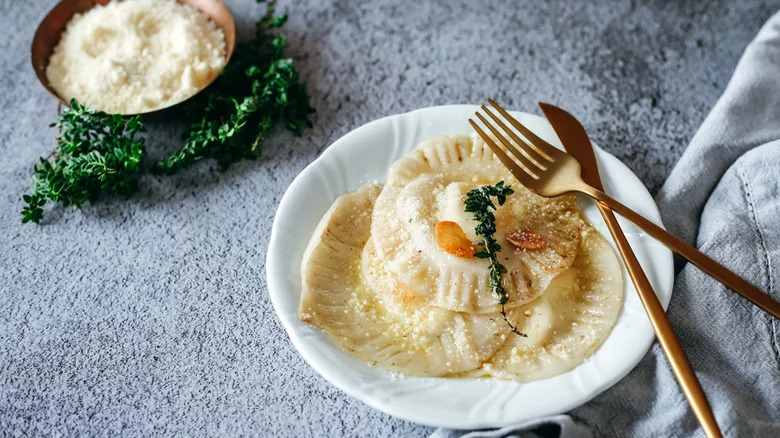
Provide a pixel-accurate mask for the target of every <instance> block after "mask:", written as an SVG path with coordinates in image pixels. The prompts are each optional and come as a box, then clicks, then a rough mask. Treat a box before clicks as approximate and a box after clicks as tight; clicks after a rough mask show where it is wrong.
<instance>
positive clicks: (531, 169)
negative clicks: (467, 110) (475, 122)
mask: <svg viewBox="0 0 780 438" xmlns="http://www.w3.org/2000/svg"><path fill="white" fill-rule="evenodd" d="M474 114H476V116H477V117H478V118H479V120H481V121H482V123H483V124H484V125H485V126H487V127H488V129H489V130H490V132H492V133H493V135H495V136H496V138H498V140H499V141H500V142H501V143H503V144H504V147H505V148H506V150H507V152H509V154H511V155H514V157H515V158H516V159H517V160H518V161H519V163H518V164H519V165H521V166H523V170H525V171H526V173H528V174H529V175H531V176H532V177H533V178H539V171H540V170H544V169H540V167H539V166H536V165H534V163H533V162H532V161H531V160H529V159H528V158H527V157H526V156H524V155H523V154H522V153H521V152H520V151H518V150H517V148H516V147H515V146H514V145H513V144H512V142H511V141H509V139H508V138H506V137H504V136H503V135H502V134H501V133H500V132H499V131H498V129H496V128H495V127H494V126H493V125H491V124H490V122H488V121H487V119H485V117H484V116H482V114H480V113H474ZM520 149H523V147H522V146H521V147H520Z"/></svg>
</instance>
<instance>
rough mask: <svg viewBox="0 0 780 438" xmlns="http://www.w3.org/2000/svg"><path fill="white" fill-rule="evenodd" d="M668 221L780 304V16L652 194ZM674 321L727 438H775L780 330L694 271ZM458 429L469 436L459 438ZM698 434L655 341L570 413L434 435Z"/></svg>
mask: <svg viewBox="0 0 780 438" xmlns="http://www.w3.org/2000/svg"><path fill="white" fill-rule="evenodd" d="M657 201H658V205H659V207H660V210H661V215H662V217H663V219H664V224H665V225H666V226H667V228H668V229H669V231H671V232H672V233H674V234H676V235H677V236H680V237H681V238H682V239H684V240H686V241H688V242H689V243H691V244H695V245H696V246H697V247H698V248H700V249H701V250H702V251H704V252H706V253H707V254H709V255H710V256H712V257H713V258H714V259H716V260H718V261H719V262H721V263H723V264H724V265H726V266H727V267H729V268H730V269H732V270H733V271H735V272H737V273H739V274H740V275H742V276H743V277H744V278H746V279H747V280H749V281H751V282H752V283H753V284H755V285H757V286H758V287H760V288H761V289H762V290H764V291H768V293H769V294H770V295H772V296H773V297H775V298H777V299H780V12H778V13H776V14H775V15H774V16H773V17H772V18H770V20H769V21H768V22H767V23H766V24H765V25H764V27H763V28H762V29H761V31H760V32H759V33H758V35H757V36H756V38H755V40H753V42H752V43H751V44H750V45H748V47H747V49H746V50H745V54H744V55H743V56H742V59H741V60H740V62H739V64H738V65H737V68H736V70H735V72H734V76H733V77H732V79H731V81H730V82H729V84H728V87H727V88H726V91H725V93H724V94H723V96H722V97H721V98H720V100H719V101H718V103H717V104H716V105H715V107H714V108H713V110H712V112H711V113H710V114H709V116H708V117H707V118H706V120H705V121H704V123H703V124H702V126H701V128H700V129H699V131H698V132H697V133H696V135H695V136H694V138H693V140H692V141H691V144H690V145H689V146H688V148H687V150H686V151H685V153H684V154H683V156H682V158H681V159H680V162H679V163H678V164H677V166H676V167H675V168H674V170H673V171H672V173H671V175H670V176H669V179H668V180H667V181H666V184H665V185H664V187H663V188H662V190H661V192H660V193H659V195H658V199H657ZM667 313H668V315H669V319H670V320H671V323H672V326H673V327H674V329H675V332H676V333H677V334H678V336H679V338H680V340H681V342H682V344H683V348H684V349H685V351H686V352H687V353H688V357H689V358H690V360H691V363H692V364H693V367H694V369H695V370H696V374H697V376H698V377H699V380H700V381H701V384H702V386H703V387H704V391H705V393H706V394H707V397H708V399H709V401H710V404H711V405H712V408H713V410H714V412H715V416H716V418H717V420H718V423H719V424H720V426H721V429H722V431H723V433H724V435H726V436H727V437H780V323H779V322H778V321H776V320H774V319H773V318H771V317H770V316H768V315H767V314H765V313H764V312H762V311H761V310H759V309H757V308H756V307H755V306H753V305H752V304H750V303H748V302H747V301H745V300H744V299H742V298H741V297H739V296H738V295H736V294H734V293H732V292H731V291H728V290H727V289H726V288H725V287H724V286H722V285H721V284H720V283H718V282H716V281H715V280H713V279H711V278H709V277H708V276H707V275H705V274H703V273H701V272H700V271H698V270H697V269H696V268H695V267H693V266H691V265H684V266H683V267H682V269H681V271H680V272H679V274H678V276H677V279H676V282H675V287H674V294H673V296H672V301H671V304H670V306H669V310H668V312H667ZM464 434H465V435H464ZM455 436H464V437H469V438H478V437H484V438H487V437H491V438H492V437H539V436H545V437H546V436H552V437H565V438H575V437H576V438H580V437H590V436H598V437H601V436H621V437H625V436H637V437H650V436H663V437H668V436H675V437H688V436H691V437H693V436H697V437H698V436H704V434H703V432H701V430H700V429H699V428H698V423H697V422H696V419H695V417H694V416H693V414H692V412H691V410H690V408H689V406H688V403H687V401H686V399H685V396H684V395H683V394H682V392H681V391H680V388H679V386H678V385H677V382H676V380H675V378H674V375H673V374H672V371H671V369H670V368H669V365H668V363H667V361H666V358H665V357H664V353H663V351H662V350H661V348H660V347H659V346H658V344H654V345H653V347H652V348H651V350H650V352H649V353H648V354H647V356H645V358H644V359H643V360H642V361H641V362H640V363H639V365H638V366H637V367H636V368H635V369H634V370H633V371H632V372H631V373H630V374H629V375H628V376H627V377H626V378H625V379H623V380H622V381H620V382H619V383H618V384H617V385H615V386H614V387H613V388H611V389H609V390H608V391H606V392H604V393H603V394H602V395H600V396H598V397H596V398H595V399H593V400H592V401H590V402H589V403H587V404H585V405H583V406H581V407H579V408H577V409H575V410H573V411H571V412H570V413H569V415H558V416H555V417H550V418H547V419H542V420H536V421H531V422H528V423H523V424H519V425H515V426H511V427H507V428H504V429H499V430H493V431H478V432H470V433H466V432H465V431H454V430H444V429H439V430H437V431H436V432H435V433H434V434H433V437H437V438H444V437H455Z"/></svg>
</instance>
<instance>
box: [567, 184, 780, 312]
mask: <svg viewBox="0 0 780 438" xmlns="http://www.w3.org/2000/svg"><path fill="white" fill-rule="evenodd" d="M579 191H580V192H581V193H584V194H586V195H588V196H590V197H592V198H593V199H595V200H596V201H598V202H599V203H601V204H604V205H606V206H607V207H609V208H611V209H612V210H614V211H615V212H616V213H618V214H620V215H621V216H623V217H625V218H626V219H628V220H630V221H631V222H633V223H635V224H636V225H637V226H639V228H642V229H643V230H645V231H646V232H647V234H649V235H650V236H652V237H653V238H655V239H656V240H658V241H659V242H661V243H663V244H664V245H665V246H666V247H667V248H669V249H671V250H672V251H674V252H676V253H677V254H679V255H681V256H683V257H685V258H686V259H687V260H688V261H689V262H691V263H693V264H694V265H695V266H697V267H698V268H699V269H701V270H702V271H704V272H705V273H707V274H709V275H710V276H711V277H712V278H714V279H716V280H718V281H719V282H721V283H723V284H724V285H726V286H728V287H729V288H731V289H732V290H733V291H734V292H736V293H738V294H740V295H742V296H743V297H744V298H745V299H746V300H748V301H750V302H751V303H753V304H755V305H756V306H758V307H759V308H761V309H762V310H764V311H765V312H767V313H769V314H770V315H772V316H774V317H775V318H777V319H780V303H778V302H777V301H776V300H774V299H773V298H772V297H771V296H769V295H768V294H766V293H764V292H762V291H761V289H759V288H757V287H755V286H753V285H752V284H750V283H748V282H747V281H746V280H745V279H743V278H742V277H740V276H739V275H737V274H735V273H733V272H731V271H730V270H728V269H727V268H726V267H725V266H723V265H721V264H720V263H718V262H716V261H715V260H713V259H711V258H710V257H708V256H707V255H706V254H704V253H703V252H701V251H699V250H698V249H696V248H694V247H692V246H690V245H688V244H687V243H685V242H683V241H682V240H680V239H678V238H677V237H675V236H673V235H672V234H670V233H669V232H667V231H666V230H664V229H663V228H661V227H659V226H658V225H656V224H654V223H652V222H650V221H649V220H647V219H646V218H645V217H644V216H642V215H640V214H639V213H637V212H635V211H634V210H632V209H630V208H628V207H626V206H625V205H623V204H621V203H620V202H618V201H617V200H615V199H614V198H612V197H610V196H609V195H607V194H606V193H604V192H602V191H600V190H597V189H595V188H593V187H590V186H587V187H585V188H583V189H581V190H579Z"/></svg>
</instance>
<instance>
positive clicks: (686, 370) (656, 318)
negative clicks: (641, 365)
mask: <svg viewBox="0 0 780 438" xmlns="http://www.w3.org/2000/svg"><path fill="white" fill-rule="evenodd" d="M539 106H540V107H541V108H542V112H544V115H545V116H546V117H547V120H549V122H550V125H552V127H553V130H554V131H555V133H556V134H557V135H558V138H559V139H560V140H561V143H562V144H563V147H564V149H566V152H568V153H569V154H570V155H571V156H573V157H574V158H575V159H577V161H579V163H580V166H581V167H582V179H583V180H584V181H585V182H586V183H588V184H590V185H591V186H593V187H595V188H597V189H599V190H602V191H603V190H604V187H603V185H602V184H601V177H600V176H599V168H598V165H597V164H596V156H595V154H594V153H593V146H592V145H591V143H590V139H589V138H588V135H587V134H586V133H585V128H583V127H582V124H580V122H578V121H577V119H575V118H574V116H572V115H571V114H569V113H568V112H566V111H564V110H562V109H560V108H558V107H556V106H554V105H550V104H547V103H542V102H540V103H539ZM596 204H597V205H598V207H599V210H600V211H601V215H602V216H603V217H604V221H605V222H606V223H607V228H609V232H610V233H611V234H612V238H613V239H615V243H616V244H617V248H618V251H619V252H620V256H621V257H622V258H623V262H624V263H625V265H626V269H628V275H629V276H630V277H631V281H632V282H633V283H634V287H635V288H636V291H637V293H638V295H639V299H640V300H641V301H642V304H643V305H644V306H645V310H646V311H647V316H649V317H650V323H651V324H652V325H653V329H655V333H656V336H657V338H658V343H659V344H661V348H662V349H663V350H664V353H666V357H667V358H668V359H669V363H670V364H671V366H672V371H674V375H675V377H677V381H678V382H679V383H680V386H681V387H682V390H683V392H684V393H685V396H686V397H688V402H689V403H690V404H691V408H693V413H694V414H695V415H696V418H697V419H698V420H699V424H701V427H702V429H704V432H705V433H706V434H707V436H708V437H721V436H722V434H721V432H720V429H719V428H718V423H717V422H716V421H715V416H714V415H713V413H712V408H711V407H710V404H709V402H708V401H707V397H706V396H705V395H704V391H703V390H702V388H701V384H700V383H699V380H698V379H697V378H696V374H695V373H694V371H693V367H691V363H690V362H689V361H688V357H687V356H686V355H685V351H683V349H682V346H681V345H680V341H679V340H678V339H677V336H676V335H675V334H674V331H673V330H672V326H671V325H670V324H669V319H667V318H666V314H665V313H664V309H663V307H661V302H660V301H658V297H657V296H656V295H655V291H653V287H652V286H651V285H650V281H649V280H648V279H647V276H646V275H645V272H644V271H643V270H642V267H641V266H640V265H639V260H637V258H636V255H635V254H634V251H633V250H632V249H631V246H630V245H629V243H628V240H627V239H626V236H625V234H623V230H621V229H620V225H619V224H618V222H617V219H616V218H615V215H614V214H613V213H612V210H610V209H609V208H608V207H605V206H603V205H601V204H599V203H596Z"/></svg>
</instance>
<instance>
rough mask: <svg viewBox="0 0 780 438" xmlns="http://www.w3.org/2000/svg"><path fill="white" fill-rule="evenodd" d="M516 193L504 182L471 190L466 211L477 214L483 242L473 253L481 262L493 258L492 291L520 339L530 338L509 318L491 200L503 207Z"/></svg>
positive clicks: (502, 266)
mask: <svg viewBox="0 0 780 438" xmlns="http://www.w3.org/2000/svg"><path fill="white" fill-rule="evenodd" d="M512 193H514V191H513V190H512V189H511V188H510V187H509V186H508V185H504V181H499V182H498V183H497V184H496V185H495V186H490V185H485V186H482V187H477V188H475V189H472V190H469V192H468V193H466V201H465V205H466V212H468V213H474V219H476V221H477V226H476V228H474V231H476V233H477V235H478V236H480V237H481V238H482V241H481V242H479V243H478V244H477V246H478V247H479V248H480V249H481V251H479V252H477V253H476V254H474V257H478V258H481V259H490V289H491V290H492V291H493V293H494V294H495V295H496V298H498V304H500V305H501V316H503V317H504V321H506V323H507V325H508V326H509V328H510V329H512V332H513V333H515V334H517V335H518V336H522V337H526V336H527V335H526V334H525V333H523V332H521V331H520V330H518V329H517V327H515V326H514V325H513V324H512V323H511V322H509V319H508V318H507V316H506V303H507V302H508V301H509V294H508V293H507V291H506V289H505V288H504V286H503V285H502V284H501V275H502V274H505V273H506V272H507V271H506V268H505V267H504V265H502V264H501V263H500V262H499V261H498V253H499V252H501V245H499V243H498V242H497V241H496V239H495V237H493V235H494V234H495V233H496V216H495V215H494V214H493V211H491V210H496V208H497V207H496V205H495V204H494V203H493V199H492V198H496V200H497V201H498V205H499V206H501V205H504V202H506V197H507V196H509V195H511V194H512Z"/></svg>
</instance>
